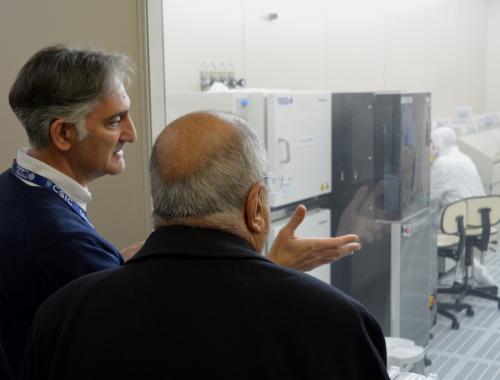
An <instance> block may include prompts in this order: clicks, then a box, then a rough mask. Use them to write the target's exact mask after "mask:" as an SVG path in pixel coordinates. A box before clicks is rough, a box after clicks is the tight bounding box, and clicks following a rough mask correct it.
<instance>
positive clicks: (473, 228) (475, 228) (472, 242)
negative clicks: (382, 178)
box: [463, 195, 500, 309]
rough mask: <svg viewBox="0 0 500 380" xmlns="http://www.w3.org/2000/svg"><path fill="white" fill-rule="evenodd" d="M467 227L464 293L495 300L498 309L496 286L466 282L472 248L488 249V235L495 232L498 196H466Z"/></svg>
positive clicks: (499, 208)
mask: <svg viewBox="0 0 500 380" xmlns="http://www.w3.org/2000/svg"><path fill="white" fill-rule="evenodd" d="M466 202H467V227H466V229H465V234H466V240H465V265H466V271H465V274H466V276H464V285H465V292H464V295H463V296H464V297H465V296H466V295H472V296H476V297H481V298H485V299H489V300H492V301H497V304H498V308H499V309H500V298H499V297H498V296H497V294H498V287H497V286H483V287H473V286H471V285H470V284H468V278H469V270H470V268H472V263H473V249H474V247H476V248H478V249H479V250H480V251H481V252H482V253H483V252H485V251H487V250H488V246H489V243H490V237H491V235H492V234H495V233H496V229H495V228H493V226H494V225H497V224H498V223H500V196H498V195H491V196H483V197H471V198H467V200H466Z"/></svg>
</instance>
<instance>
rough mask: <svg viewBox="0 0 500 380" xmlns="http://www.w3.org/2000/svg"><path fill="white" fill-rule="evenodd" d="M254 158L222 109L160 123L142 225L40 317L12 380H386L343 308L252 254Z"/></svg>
mask: <svg viewBox="0 0 500 380" xmlns="http://www.w3.org/2000/svg"><path fill="white" fill-rule="evenodd" d="M265 168H266V159H265V154H264V150H263V148H262V146H261V145H260V144H259V142H258V140H257V137H256V135H255V133H254V131H253V130H252V129H251V128H249V127H248V126H247V124H246V123H245V121H243V120H242V119H239V118H238V117H236V116H234V115H231V114H224V113H214V112H198V113H193V114H188V115H186V116H183V117H181V118H180V119H177V120H176V121H174V122H172V123H171V124H170V125H169V126H168V127H167V128H166V129H165V130H164V131H163V132H162V133H161V134H160V136H159V137H158V139H157V141H156V143H155V145H154V148H153V152H152V156H151V162H150V172H151V184H152V186H151V191H152V197H153V207H154V211H153V214H154V218H155V228H156V229H155V231H154V232H153V233H152V234H151V235H150V236H149V238H148V239H147V240H146V242H145V243H144V246H143V247H142V249H141V250H140V251H139V252H138V253H137V255H135V256H134V257H133V258H132V259H130V260H129V261H128V262H127V263H125V265H123V266H121V267H119V268H115V269H111V270H107V271H102V272H99V273H94V274H91V275H88V276H85V277H83V278H80V279H78V280H76V281H74V282H72V283H71V284H69V285H67V286H65V287H64V288H63V289H61V290H60V291H59V292H57V293H56V294H54V295H53V296H52V297H50V298H49V299H48V300H47V301H46V302H45V303H44V304H43V305H42V306H41V307H40V309H39V311H38V314H37V316H36V318H35V321H34V323H33V329H32V333H31V337H30V341H29V345H28V350H27V356H26V362H25V372H24V378H25V379H37V380H44V379H52V380H59V379H60V380H62V379H72V380H80V379H82V380H83V379H94V378H102V379H122V380H124V379H125V380H126V379H145V378H147V379H181V378H182V379H196V378H202V377H205V378H210V379H219V380H223V379H228V380H229V379H231V380H234V379H239V380H242V379H252V380H253V379H288V380H290V379H338V380H349V379H368V378H369V379H388V375H387V372H386V368H385V364H386V362H385V360H386V351H385V341H384V336H383V335H382V331H381V329H380V327H379V325H378V324H377V322H376V321H375V319H374V318H373V317H372V316H371V315H370V314H369V312H367V311H366V309H365V308H364V307H363V306H362V305H360V304H359V303H358V302H356V301H355V300H353V299H351V298H349V297H348V296H346V295H345V294H343V293H341V292H340V291H338V290H337V289H335V288H334V287H332V286H329V285H327V284H325V283H323V282H321V281H319V280H317V279H315V278H313V277H311V276H309V275H307V274H304V273H302V272H299V271H296V270H292V269H287V268H284V267H281V266H279V265H276V264H275V263H273V262H272V261H270V260H268V259H267V258H265V257H263V256H262V255H261V254H260V252H261V251H262V249H263V247H264V244H265V241H266V238H267V234H268V231H269V225H270V218H269V207H268V199H267V197H268V196H267V190H266V181H265V178H266V173H265Z"/></svg>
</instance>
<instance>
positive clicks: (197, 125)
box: [155, 112, 238, 179]
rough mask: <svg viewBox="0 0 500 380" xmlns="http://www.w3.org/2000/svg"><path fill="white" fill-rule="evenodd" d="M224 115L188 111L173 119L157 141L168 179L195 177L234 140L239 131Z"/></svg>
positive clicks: (157, 147)
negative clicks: (189, 112) (188, 112)
mask: <svg viewBox="0 0 500 380" xmlns="http://www.w3.org/2000/svg"><path fill="white" fill-rule="evenodd" d="M232 122H233V121H232V120H230V119H229V118H228V117H223V115H215V114H212V113H207V112H198V113H193V114H188V115H186V116H183V117H181V118H179V119H177V120H175V121H173V122H172V123H171V124H170V125H169V126H168V128H165V129H164V130H163V132H162V133H161V134H160V135H159V136H158V139H157V141H156V144H155V149H156V150H157V152H156V153H157V154H158V155H159V157H160V158H161V161H162V162H164V163H167V164H166V165H164V166H163V169H164V172H163V175H164V176H165V177H166V178H171V179H182V178H186V177H190V176H192V175H193V174H194V173H196V172H198V171H200V170H203V168H204V167H205V166H206V165H207V164H210V162H211V161H212V157H213V156H214V155H216V154H217V153H218V152H221V151H222V150H223V149H224V148H225V147H227V146H228V145H230V143H231V142H232V143H234V142H235V139H236V138H237V132H238V130H237V129H236V128H234V126H233V125H232V124H231V123H232Z"/></svg>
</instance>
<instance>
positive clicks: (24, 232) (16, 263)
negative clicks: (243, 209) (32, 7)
mask: <svg viewBox="0 0 500 380" xmlns="http://www.w3.org/2000/svg"><path fill="white" fill-rule="evenodd" d="M132 74H133V65H132V63H131V61H130V59H129V58H128V57H126V56H124V55H123V54H120V53H114V52H107V51H103V50H100V49H94V48H80V47H70V46H65V45H56V46H50V47H47V48H44V49H42V50H40V51H39V52H37V53H36V54H35V55H34V56H33V57H31V58H30V59H29V60H28V62H27V63H26V64H25V65H24V66H23V68H22V69H21V71H20V72H19V74H18V75H17V78H16V80H15V82H14V84H13V86H12V88H11V91H10V94H9V102H10V105H11V108H12V110H13V111H14V113H15V114H16V116H17V118H18V119H19V121H20V122H21V124H22V125H23V127H24V128H25V130H26V133H27V135H28V138H29V141H30V145H31V147H30V148H24V149H21V150H19V152H18V153H17V157H16V160H15V161H14V164H13V166H12V168H11V169H9V170H7V171H5V172H4V173H2V174H0V247H1V248H0V348H3V350H1V349H0V374H1V375H0V376H1V377H2V379H4V378H8V377H9V376H10V377H11V378H13V379H18V378H19V377H20V373H21V366H22V361H23V355H24V351H25V344H26V340H27V336H28V332H29V328H30V325H31V323H32V320H33V317H34V315H35V312H36V310H37V309H38V307H39V305H40V304H41V303H42V302H43V301H44V300H45V299H46V298H47V297H48V296H50V295H51V294H52V293H54V292H55V291H56V290H58V289H59V288H61V287H62V286H63V285H65V284H66V283H68V282H70V281H72V280H74V279H76V278H78V277H80V276H82V275H85V274H88V273H91V272H95V271H98V270H102V269H107V268H113V267H117V266H119V265H121V264H122V263H123V262H124V259H127V258H128V257H130V256H132V255H133V254H134V253H135V252H136V251H137V249H138V248H139V247H140V244H138V245H135V246H132V247H129V248H128V249H126V250H124V251H122V254H123V257H122V254H121V253H120V252H119V251H118V250H117V249H116V248H115V247H114V246H113V245H112V244H110V243H109V242H107V241H106V240H105V239H104V238H103V237H101V236H100V235H99V234H98V233H97V231H95V229H94V227H93V226H92V224H91V221H90V220H89V219H88V217H87V215H86V211H85V210H86V204H87V203H88V202H89V201H90V200H91V193H90V192H89V190H88V188H87V186H88V184H89V183H90V182H91V181H92V180H94V179H96V178H98V177H100V176H103V175H106V174H119V173H121V172H122V171H123V170H124V168H125V161H124V145H125V144H126V143H133V142H134V141H135V140H136V131H135V129H134V125H133V122H132V120H131V117H130V113H129V110H130V99H129V97H128V94H127V91H126V87H127V85H128V84H129V82H130V79H131V76H132ZM304 216H305V209H304V208H303V207H302V208H300V207H299V208H298V209H297V212H296V213H295V214H294V217H293V218H292V222H291V223H290V224H289V225H288V226H287V227H286V228H284V229H283V230H282V231H281V233H280V235H279V237H278V239H277V240H276V242H275V244H274V245H273V249H272V255H271V257H272V258H273V260H274V261H276V262H279V263H281V264H283V265H288V266H292V267H295V268H299V269H303V270H309V269H311V268H312V267H314V266H317V265H321V264H324V263H327V262H331V261H334V260H336V259H338V258H339V257H342V256H343V255H345V254H347V253H348V252H351V251H353V250H356V249H358V248H359V244H357V243H355V240H356V239H357V237H356V236H355V235H347V236H344V237H339V238H331V239H326V240H319V239H297V238H296V237H295V235H294V231H295V228H296V227H297V226H298V225H299V224H300V223H301V221H302V220H303V218H304ZM7 374H8V375H7Z"/></svg>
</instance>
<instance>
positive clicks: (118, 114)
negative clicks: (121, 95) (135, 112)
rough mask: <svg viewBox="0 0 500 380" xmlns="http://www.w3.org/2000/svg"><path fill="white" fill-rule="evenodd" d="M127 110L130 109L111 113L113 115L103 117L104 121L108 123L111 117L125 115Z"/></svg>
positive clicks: (111, 119)
mask: <svg viewBox="0 0 500 380" xmlns="http://www.w3.org/2000/svg"><path fill="white" fill-rule="evenodd" d="M129 111H130V110H128V109H127V110H124V111H120V112H117V113H115V114H113V115H111V116H108V117H107V118H105V119H104V122H105V123H109V122H111V121H113V119H116V118H117V117H120V118H122V117H124V116H126V115H127V114H128V113H129Z"/></svg>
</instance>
